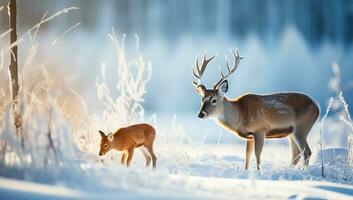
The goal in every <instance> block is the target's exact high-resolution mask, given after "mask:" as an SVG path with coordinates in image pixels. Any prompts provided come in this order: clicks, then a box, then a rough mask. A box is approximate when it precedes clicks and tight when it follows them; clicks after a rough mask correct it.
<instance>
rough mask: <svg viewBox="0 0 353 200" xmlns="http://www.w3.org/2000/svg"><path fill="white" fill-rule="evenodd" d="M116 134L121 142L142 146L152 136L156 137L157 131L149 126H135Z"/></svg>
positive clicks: (122, 129)
mask: <svg viewBox="0 0 353 200" xmlns="http://www.w3.org/2000/svg"><path fill="white" fill-rule="evenodd" d="M116 134H117V135H118V138H119V140H121V141H126V143H129V142H132V143H134V144H135V145H142V144H144V143H145V141H146V139H148V138H149V137H150V136H151V135H153V136H154V135H155V129H154V128H153V127H152V126H151V125H149V124H135V125H131V126H128V127H125V128H121V129H119V130H118V131H117V133H116Z"/></svg>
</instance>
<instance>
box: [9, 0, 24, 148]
mask: <svg viewBox="0 0 353 200" xmlns="http://www.w3.org/2000/svg"><path fill="white" fill-rule="evenodd" d="M7 8H8V14H9V26H10V27H9V28H10V29H11V34H10V45H11V44H13V43H14V42H16V41H17V28H16V24H17V19H16V15H17V7H16V0H10V1H9V4H8V6H7ZM10 57H11V58H10V59H11V61H10V65H9V71H10V87H11V93H12V109H13V116H14V123H15V127H16V133H17V135H18V136H21V143H22V145H23V136H22V134H21V130H20V129H21V116H20V113H19V109H18V91H19V84H18V71H17V68H18V65H17V61H18V59H17V45H15V46H13V47H12V48H11V53H10Z"/></svg>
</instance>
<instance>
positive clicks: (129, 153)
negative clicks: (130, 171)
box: [126, 148, 134, 167]
mask: <svg viewBox="0 0 353 200" xmlns="http://www.w3.org/2000/svg"><path fill="white" fill-rule="evenodd" d="M127 153H128V156H127V160H126V166H127V167H129V166H130V162H131V159H132V157H133V156H134V148H131V149H129V150H128V152H127Z"/></svg>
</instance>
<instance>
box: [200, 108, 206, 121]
mask: <svg viewBox="0 0 353 200" xmlns="http://www.w3.org/2000/svg"><path fill="white" fill-rule="evenodd" d="M206 115H207V113H206V112H205V111H203V110H202V111H200V113H199V115H198V117H199V118H201V119H204V118H205V117H206Z"/></svg>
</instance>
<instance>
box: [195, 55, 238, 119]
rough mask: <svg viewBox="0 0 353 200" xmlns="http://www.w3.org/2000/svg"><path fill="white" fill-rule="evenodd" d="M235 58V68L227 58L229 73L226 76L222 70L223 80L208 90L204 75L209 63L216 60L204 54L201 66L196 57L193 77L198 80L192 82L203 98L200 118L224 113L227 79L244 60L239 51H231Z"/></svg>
mask: <svg viewBox="0 0 353 200" xmlns="http://www.w3.org/2000/svg"><path fill="white" fill-rule="evenodd" d="M231 52H232V55H233V57H234V66H233V67H232V68H231V67H229V64H228V61H227V58H226V59H225V63H226V66H227V70H228V73H227V74H226V75H224V74H223V72H222V71H221V70H220V73H221V78H220V80H219V81H218V82H217V83H216V84H215V85H214V86H213V88H211V89H207V88H206V87H205V86H204V85H203V84H202V75H203V73H204V72H205V70H206V67H207V65H208V63H209V62H210V61H211V60H212V59H213V58H215V56H212V57H211V58H206V52H204V54H203V59H202V64H201V66H199V59H198V57H197V56H196V61H195V66H194V68H193V71H192V73H193V75H194V77H195V78H196V79H197V82H192V83H193V85H194V87H195V90H196V92H197V93H198V94H199V95H200V96H201V109H200V112H199V114H198V117H199V118H201V119H207V118H213V117H217V116H219V115H220V114H222V112H223V105H224V103H223V102H224V98H223V97H224V95H225V93H226V92H227V91H228V81H227V78H228V77H229V76H230V75H231V74H233V73H234V72H235V70H236V69H237V67H238V66H239V63H240V60H241V59H242V58H243V57H241V56H240V55H239V52H238V50H237V49H236V50H231Z"/></svg>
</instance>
